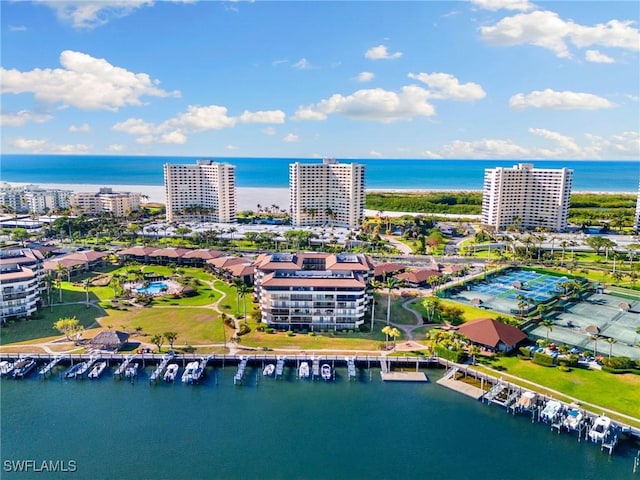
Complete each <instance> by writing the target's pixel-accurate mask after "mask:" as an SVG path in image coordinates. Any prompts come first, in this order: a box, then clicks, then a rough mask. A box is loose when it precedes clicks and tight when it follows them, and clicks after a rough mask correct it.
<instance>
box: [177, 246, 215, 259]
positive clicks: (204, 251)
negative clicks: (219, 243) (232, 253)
mask: <svg viewBox="0 0 640 480" xmlns="http://www.w3.org/2000/svg"><path fill="white" fill-rule="evenodd" d="M222 255H224V253H223V252H220V251H219V250H209V249H208V248H199V249H198V250H189V251H188V252H187V253H185V254H184V255H183V256H182V258H201V259H202V260H210V259H212V258H218V257H221V256H222Z"/></svg>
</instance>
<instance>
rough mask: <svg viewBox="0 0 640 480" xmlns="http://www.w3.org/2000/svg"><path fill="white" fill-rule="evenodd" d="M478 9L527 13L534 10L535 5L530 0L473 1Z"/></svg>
mask: <svg viewBox="0 0 640 480" xmlns="http://www.w3.org/2000/svg"><path fill="white" fill-rule="evenodd" d="M471 3H473V4H474V5H475V6H476V7H479V8H482V9H484V10H492V11H496V10H520V11H523V12H526V11H527V10H532V9H534V8H535V5H533V4H532V3H530V2H529V0H471Z"/></svg>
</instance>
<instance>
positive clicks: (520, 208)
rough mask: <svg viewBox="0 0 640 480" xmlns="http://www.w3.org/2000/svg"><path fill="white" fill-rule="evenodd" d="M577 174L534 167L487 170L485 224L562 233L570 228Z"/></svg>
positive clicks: (494, 227)
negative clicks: (572, 188)
mask: <svg viewBox="0 0 640 480" xmlns="http://www.w3.org/2000/svg"><path fill="white" fill-rule="evenodd" d="M572 179H573V171H572V170H570V169H568V168H562V169H538V168H534V167H533V165H532V164H530V163H520V164H518V165H515V166H514V167H513V168H504V167H498V168H491V169H487V170H485V175H484V190H483V198H482V223H483V225H486V226H488V227H491V228H493V229H494V230H496V231H500V230H504V229H506V228H507V227H509V226H515V227H518V228H523V229H525V230H533V229H534V228H543V229H546V230H548V231H553V232H562V231H564V230H566V228H567V216H568V213H569V200H570V197H571V185H572Z"/></svg>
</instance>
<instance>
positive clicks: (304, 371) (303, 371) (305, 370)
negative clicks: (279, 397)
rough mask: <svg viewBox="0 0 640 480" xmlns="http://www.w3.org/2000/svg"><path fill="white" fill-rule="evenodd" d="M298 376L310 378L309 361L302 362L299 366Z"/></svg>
mask: <svg viewBox="0 0 640 480" xmlns="http://www.w3.org/2000/svg"><path fill="white" fill-rule="evenodd" d="M298 376H299V377H300V378H309V362H302V363H301V364H300V368H298Z"/></svg>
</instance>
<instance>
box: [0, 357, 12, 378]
mask: <svg viewBox="0 0 640 480" xmlns="http://www.w3.org/2000/svg"><path fill="white" fill-rule="evenodd" d="M12 370H13V363H11V362H8V361H7V360H3V361H2V362H0V377H4V376H5V375H7V376H8V375H9V374H10V373H11V371H12Z"/></svg>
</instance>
